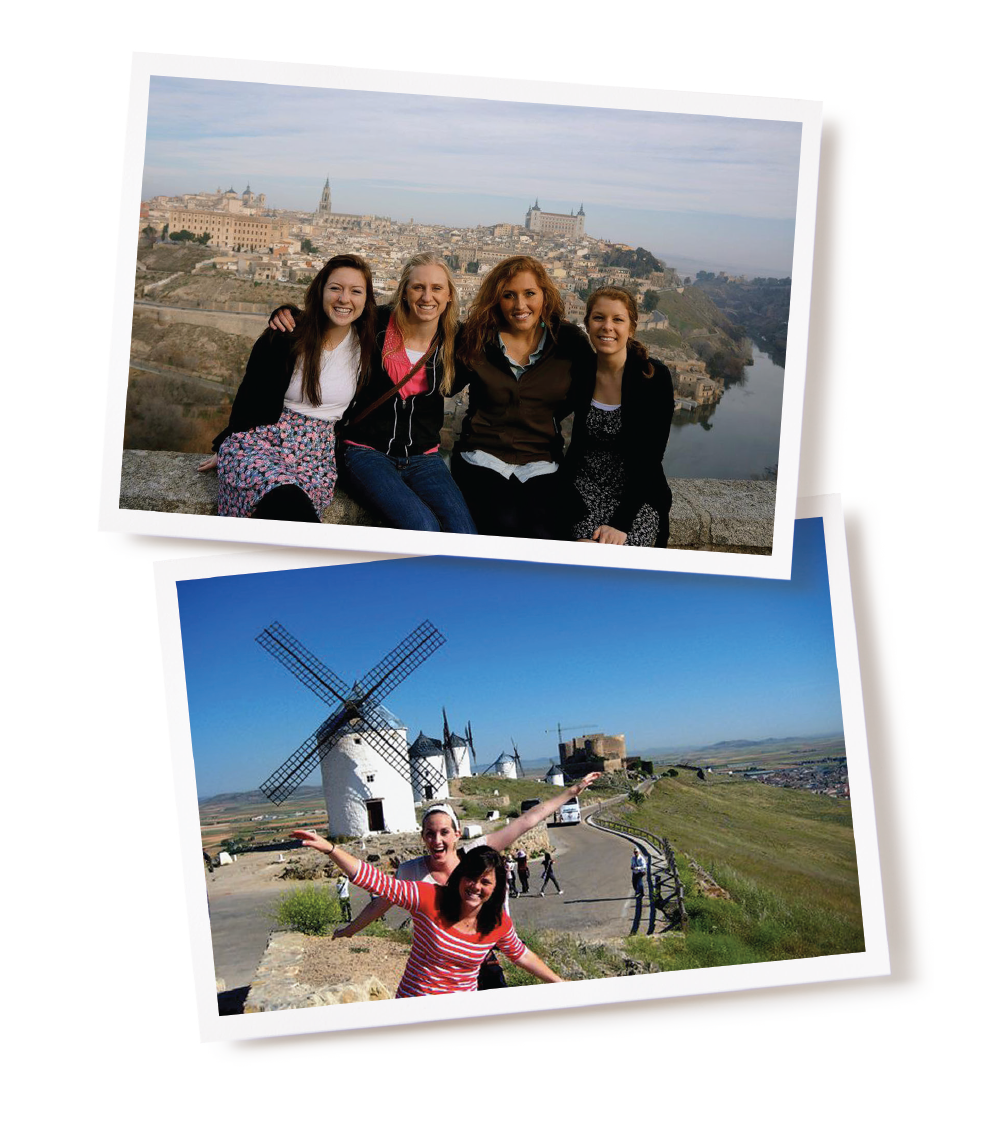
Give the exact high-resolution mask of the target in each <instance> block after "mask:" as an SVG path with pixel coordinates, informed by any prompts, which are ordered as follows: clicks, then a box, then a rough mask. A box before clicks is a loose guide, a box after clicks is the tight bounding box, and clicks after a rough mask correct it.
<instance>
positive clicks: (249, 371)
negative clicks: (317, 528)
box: [198, 255, 376, 522]
mask: <svg viewBox="0 0 984 1131" xmlns="http://www.w3.org/2000/svg"><path fill="white" fill-rule="evenodd" d="M298 315H299V319H298V323H297V332H296V333H294V334H291V335H279V334H276V333H274V332H273V331H271V330H266V331H265V332H264V333H263V335H262V336H261V337H260V338H259V339H258V340H257V342H256V344H255V345H254V346H253V351H252V353H251V354H250V358H249V362H248V364H247V366H246V373H245V376H244V377H243V380H242V384H241V385H240V386H239V391H238V392H237V393H236V399H235V401H234V402H233V405H232V412H231V414H230V416H229V424H228V427H226V428H225V429H224V431H222V432H220V433H219V435H218V436H216V438H215V440H214V441H213V443H212V449H213V451H215V452H216V455H215V456H213V457H212V458H211V459H208V460H206V461H205V462H204V463H202V464H201V465H200V466H199V469H198V470H199V471H210V470H212V469H216V470H217V471H218V474H219V514H220V515H229V516H233V517H238V518H250V517H252V518H268V519H271V518H272V519H280V520H283V521H290V522H320V521H321V512H322V511H323V510H324V508H325V507H327V506H328V504H329V503H330V502H331V499H332V495H333V493H334V489H335V481H336V479H337V471H336V466H335V424H336V422H337V421H338V420H339V419H341V416H342V414H343V413H344V412H345V410H346V409H347V408H348V405H349V402H350V401H351V400H352V398H353V396H355V394H356V391H357V389H358V387H359V385H360V383H361V382H363V381H364V380H365V378H366V377H367V375H368V371H369V362H370V358H371V349H372V340H373V333H374V330H375V321H376V304H375V300H374V298H373V293H372V272H371V271H370V269H369V265H368V264H367V263H366V262H365V260H364V259H362V258H361V257H360V256H357V255H336V256H335V257H334V258H333V259H329V260H328V262H327V263H326V264H325V266H324V267H323V268H322V269H321V270H320V271H319V272H318V274H317V275H316V276H315V278H314V280H313V281H312V283H311V285H310V286H309V287H308V290H307V294H306V296H305V300H304V311H303V313H301V312H300V311H298Z"/></svg>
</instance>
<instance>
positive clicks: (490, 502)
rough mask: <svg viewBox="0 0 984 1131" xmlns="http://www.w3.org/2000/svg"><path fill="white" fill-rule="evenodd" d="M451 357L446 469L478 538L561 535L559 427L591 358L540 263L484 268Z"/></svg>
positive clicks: (515, 260)
mask: <svg viewBox="0 0 984 1131" xmlns="http://www.w3.org/2000/svg"><path fill="white" fill-rule="evenodd" d="M458 359H459V361H460V362H461V363H462V365H463V366H465V367H467V369H468V380H469V384H470V388H469V394H468V413H467V415H466V417H465V420H464V423H463V425H462V430H461V437H460V439H459V440H458V443H457V444H456V445H455V450H454V455H453V456H452V461H451V471H452V473H453V475H454V477H455V480H456V482H457V483H458V486H459V487H460V488H461V492H462V494H463V495H464V497H465V500H466V502H467V503H468V508H469V510H470V511H471V513H472V517H473V518H474V519H475V525H476V526H477V527H478V532H479V534H493V535H500V536H504V537H515V538H555V539H565V538H569V537H570V516H571V514H572V513H573V508H575V507H576V498H574V497H573V495H572V492H571V489H570V485H569V483H568V481H567V480H566V478H565V477H562V476H561V475H559V474H558V472H559V469H560V461H561V459H562V456H563V439H562V437H561V432H560V422H561V420H563V418H564V417H565V416H567V415H568V414H569V413H570V412H571V411H573V408H574V406H575V404H576V403H578V402H579V401H581V400H585V399H587V398H589V397H590V377H589V373H590V370H591V368H592V364H593V356H592V353H591V347H590V346H589V345H588V341H587V338H586V337H585V336H584V333H583V332H582V331H581V330H580V329H579V328H578V327H576V326H575V325H574V324H573V323H571V322H568V321H567V320H566V319H565V318H564V303H563V300H562V299H561V297H560V293H559V292H558V290H557V288H556V286H555V285H554V283H553V281H552V280H551V279H550V277H549V275H547V273H546V271H545V269H544V267H543V264H542V263H540V262H539V261H538V260H536V259H533V258H531V257H530V256H525V255H520V256H512V257H511V258H509V259H504V260H503V261H502V262H501V263H498V264H496V266H495V267H493V268H492V270H491V271H489V273H488V274H487V275H486V276H485V278H484V280H483V281H482V285H481V288H480V289H479V292H478V295H477V297H476V299H475V301H474V303H473V304H472V309H471V312H470V313H469V315H468V319H467V321H466V322H465V325H464V327H463V328H462V332H461V337H460V343H459V347H458Z"/></svg>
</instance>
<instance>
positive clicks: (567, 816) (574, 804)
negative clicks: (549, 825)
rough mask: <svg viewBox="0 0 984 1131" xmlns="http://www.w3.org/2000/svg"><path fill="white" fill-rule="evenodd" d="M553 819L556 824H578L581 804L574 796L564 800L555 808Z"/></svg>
mask: <svg viewBox="0 0 984 1131" xmlns="http://www.w3.org/2000/svg"><path fill="white" fill-rule="evenodd" d="M554 821H555V823H556V824H558V825H579V824H580V823H581V804H580V802H579V801H578V799H577V798H576V797H572V798H571V799H570V801H565V802H564V804H563V805H561V807H560V808H559V809H558V810H557V816H556V817H555V818H554Z"/></svg>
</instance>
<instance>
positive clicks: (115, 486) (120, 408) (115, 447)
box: [100, 53, 821, 579]
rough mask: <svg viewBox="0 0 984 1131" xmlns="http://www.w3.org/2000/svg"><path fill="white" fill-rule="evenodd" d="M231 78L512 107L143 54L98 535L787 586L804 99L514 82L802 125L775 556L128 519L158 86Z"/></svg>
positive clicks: (808, 228)
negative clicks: (147, 164)
mask: <svg viewBox="0 0 984 1131" xmlns="http://www.w3.org/2000/svg"><path fill="white" fill-rule="evenodd" d="M153 75H166V76H169V77H175V78H201V79H221V80H226V81H231V82H263V83H271V84H282V85H288V86H311V87H323V88H345V89H350V90H364V91H379V92H386V93H407V94H426V95H443V96H448V97H456V98H483V99H490V100H494V101H502V100H503V95H502V89H503V83H502V80H498V79H494V78H479V77H475V76H464V75H455V76H451V75H437V74H418V73H413V72H409V71H400V72H396V71H374V70H361V69H359V70H357V69H354V68H345V67H328V66H316V65H312V64H294V63H272V62H259V61H247V60H233V59H207V58H194V57H189V56H179V55H155V54H142V53H138V54H135V55H134V59H133V72H132V80H131V91H130V109H129V119H128V124H127V135H126V156H125V162H124V177H123V189H122V199H121V207H120V238H119V252H118V267H117V291H116V297H115V303H114V310H113V337H112V345H111V352H110V381H109V398H108V404H107V413H106V443H105V445H104V470H103V485H102V495H101V505H100V529H103V530H110V531H117V532H123V533H131V534H152V535H165V536H170V537H180V538H208V539H214V540H218V541H232V542H255V543H260V544H274V545H286V546H311V547H314V548H318V549H326V548H330V549H338V550H343V551H347V550H365V551H370V552H377V553H378V552H382V553H397V554H441V555H447V556H452V557H484V558H507V559H515V560H520V561H524V560H525V561H536V562H554V563H558V564H561V565H567V564H576V565H591V566H616V567H619V568H622V569H658V570H667V571H671V572H686V573H715V574H728V575H733V576H744V577H761V578H781V579H788V578H789V576H790V571H791V568H792V552H793V519H794V514H795V507H796V488H797V479H798V475H799V454H800V438H801V428H802V415H803V393H804V386H805V377H806V361H807V337H808V329H809V310H810V287H811V283H812V274H813V245H814V232H815V221H816V207H817V185H818V178H819V165H820V134H821V104H820V103H819V102H810V101H804V100H796V99H776V98H760V97H754V96H747V95H720V94H701V93H688V92H682V91H657V90H642V89H632V88H621V87H602V86H597V87H592V86H582V85H575V84H567V83H552V82H540V81H534V80H523V81H520V80H516V79H510V80H509V98H508V101H510V102H532V103H545V104H566V105H569V106H585V107H605V108H615V109H627V110H646V111H660V112H665V113H680V114H702V115H710V116H721V117H742V118H758V119H769V120H782V121H794V122H798V123H800V124H801V128H802V135H801V148H800V166H799V180H798V187H797V200H796V222H795V236H794V244H793V266H792V292H791V297H790V310H789V328H788V339H787V350H786V365H785V377H784V383H783V401H782V416H781V426H780V438H779V467H780V468H781V474H780V476H779V479H778V482H777V484H776V505H775V512H774V520H773V541H772V552H771V554H742V553H728V552H712V551H702V550H682V549H653V550H650V551H649V552H647V553H627V552H626V550H625V548H624V547H621V546H608V545H605V546H602V545H593V544H578V543H574V542H551V541H541V540H537V539H524V538H496V537H488V536H484V535H477V534H470V535H465V534H440V533H438V534H434V533H428V532H423V531H401V530H392V529H389V528H380V527H362V526H344V525H334V524H328V523H325V524H322V525H321V526H314V525H312V524H309V523H288V522H254V521H252V520H250V519H241V518H219V517H218V516H215V515H191V514H172V513H164V512H157V511H139V510H125V509H123V508H121V507H120V505H119V496H120V484H121V466H120V457H121V454H122V436H123V425H124V419H125V414H126V389H127V374H128V371H129V347H130V333H131V324H132V315H133V285H132V284H133V270H134V262H135V259H136V237H137V225H136V223H135V222H134V217H136V216H137V215H138V212H139V205H140V200H141V189H142V175H143V165H144V150H145V142H146V129H147V116H148V104H149V91H150V79H151V76H153Z"/></svg>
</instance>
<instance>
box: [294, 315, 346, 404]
mask: <svg viewBox="0 0 984 1131" xmlns="http://www.w3.org/2000/svg"><path fill="white" fill-rule="evenodd" d="M359 356H360V350H359V336H358V334H356V333H355V332H354V331H353V330H352V328H351V327H349V332H348V334H347V335H346V337H345V339H344V341H342V342H340V343H339V344H338V345H337V346H335V348H334V349H333V350H327V349H326V350H322V351H321V378H320V385H321V404H319V405H317V406H315V405H313V404H311V402H310V401H308V400H306V399H305V398H304V394H303V392H302V388H303V378H304V361H303V359H302V358H298V359H297V364H296V365H295V366H294V374H293V376H292V377H291V379H290V384H289V385H288V386H287V395H286V396H285V397H284V408H287V409H290V411H291V412H299V413H301V415H303V416H313V417H315V418H316V419H318V420H341V418H342V416H343V415H344V414H345V410H346V409H347V408H348V406H349V404H350V403H351V400H352V398H353V397H354V396H355V386H356V382H357V381H358V378H359Z"/></svg>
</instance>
